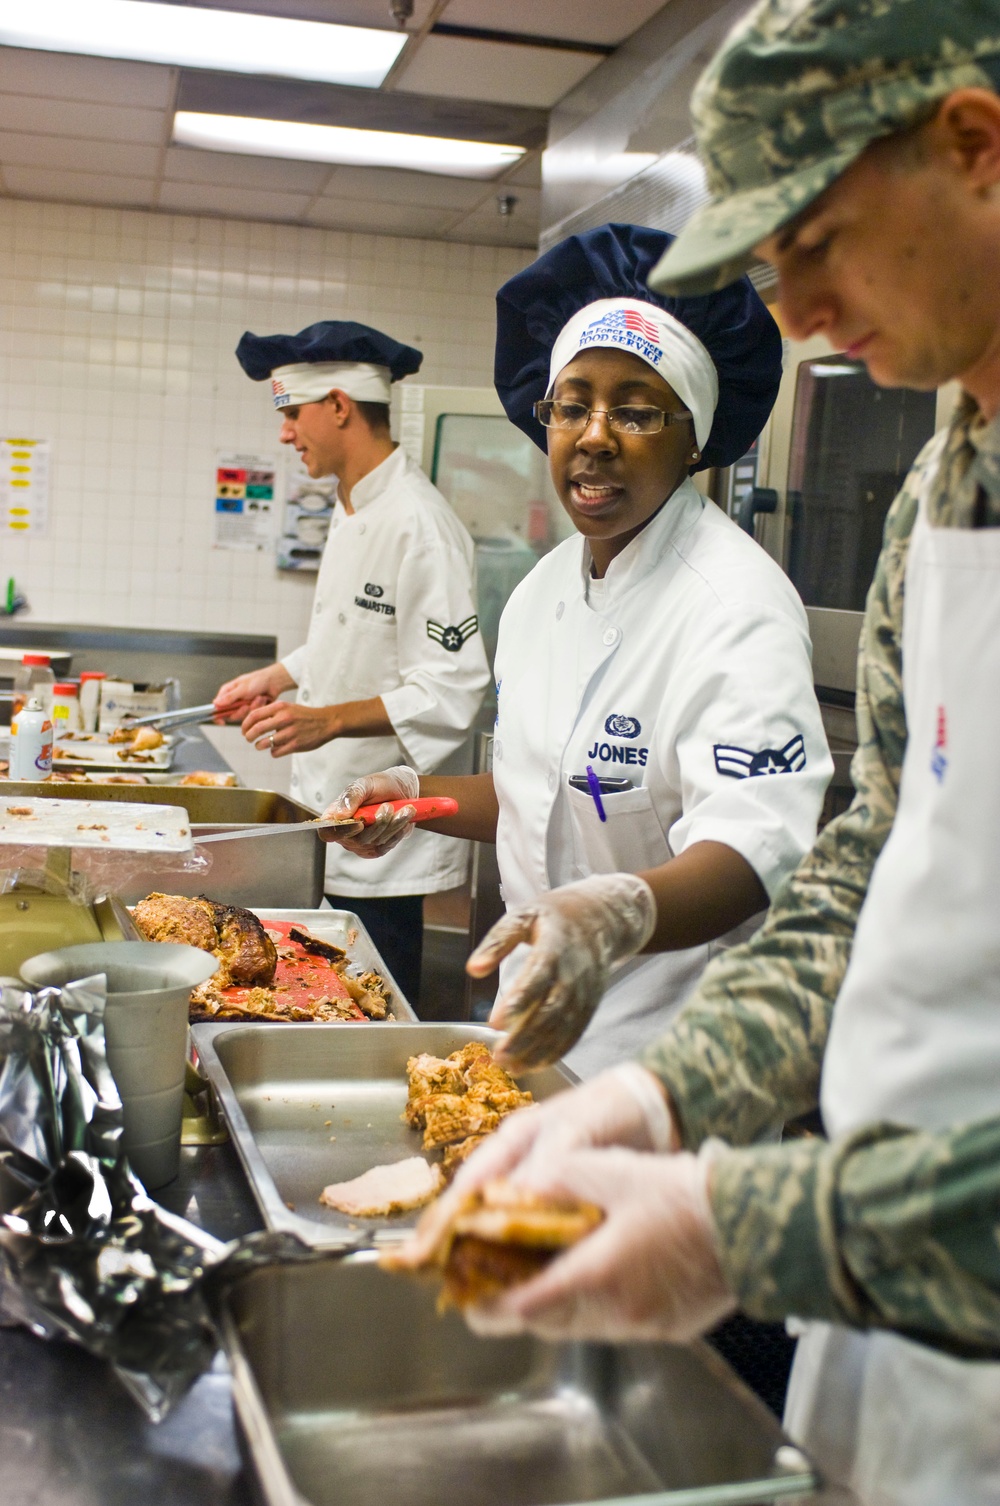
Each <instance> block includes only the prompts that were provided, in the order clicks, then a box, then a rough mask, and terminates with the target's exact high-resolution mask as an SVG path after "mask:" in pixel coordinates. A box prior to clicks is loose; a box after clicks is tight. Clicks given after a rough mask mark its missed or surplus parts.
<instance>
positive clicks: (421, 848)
mask: <svg viewBox="0 0 1000 1506" xmlns="http://www.w3.org/2000/svg"><path fill="white" fill-rule="evenodd" d="M351 506H352V507H353V509H354V511H353V513H348V512H347V511H346V509H345V508H344V506H343V504H342V503H341V502H340V501H338V502H337V505H336V508H335V510H334V515H333V518H332V520H331V524H330V533H329V537H328V539H327V542H326V546H325V548H324V550H323V558H322V561H321V563H320V567H319V576H318V579H317V581H316V595H315V598H314V600H313V610H312V618H311V620H310V623H309V636H308V638H307V640H306V642H305V643H304V644H303V646H302V647H301V648H297V649H295V650H294V652H293V653H291V654H289V655H288V656H287V657H286V658H285V659H284V661H283V662H284V665H285V668H286V669H287V670H288V672H289V674H290V675H291V676H292V679H293V680H294V681H295V683H296V684H297V686H298V696H297V699H298V701H299V702H300V703H301V704H303V705H307V706H332V705H338V704H340V703H342V702H344V701H359V700H367V699H368V698H369V697H371V696H381V697H382V701H383V703H384V705H385V709H386V712H387V714H388V717H389V720H390V721H391V723H392V725H393V728H394V730H395V734H396V735H395V736H394V737H389V736H386V737H341V738H336V739H334V741H333V742H329V743H326V744H325V745H324V746H323V747H322V748H317V749H315V750H314V751H313V752H311V753H296V754H294V755H293V757H292V794H293V796H294V797H295V799H296V800H301V801H302V802H303V803H304V804H306V805H310V806H312V807H313V808H314V809H316V810H322V809H323V808H324V807H325V806H326V805H328V804H329V802H330V801H331V800H333V799H335V798H336V796H337V795H339V794H340V792H341V791H342V790H343V789H344V788H345V786H346V785H348V784H349V783H350V781H351V780H352V779H353V778H354V777H355V776H356V775H358V774H368V773H371V771H372V770H373V769H385V768H388V767H391V766H392V765H393V764H398V763H408V764H409V765H410V766H411V767H412V768H414V769H416V770H417V771H418V773H421V774H429V773H431V772H432V771H433V770H435V769H440V768H441V766H442V764H444V763H445V762H446V760H447V759H448V758H449V757H450V756H451V755H453V754H456V753H458V752H459V750H461V749H462V746H463V744H464V743H465V742H466V739H467V737H468V735H469V729H470V728H471V726H472V723H473V720H474V718H475V716H476V712H477V711H478V710H479V705H480V702H481V701H482V697H483V691H484V690H485V688H486V686H487V685H488V683H489V669H488V667H487V663H486V654H485V651H484V649H483V640H482V636H481V634H480V632H479V624H478V619H477V616H476V606H475V600H474V597H473V580H472V576H473V568H472V567H473V548H472V540H471V538H470V537H469V535H468V533H467V532H466V530H465V528H463V526H462V524H461V523H460V522H459V520H458V518H457V517H456V516H455V514H454V513H453V512H452V510H451V508H450V507H449V506H448V504H447V502H446V501H445V499H444V497H442V495H441V493H440V492H439V491H438V489H437V487H435V486H432V485H431V483H430V481H428V479H427V477H426V476H425V475H424V473H423V471H422V470H421V469H420V467H419V466H418V465H416V464H415V463H414V462H413V461H412V460H411V459H410V457H409V456H408V455H407V454H406V452H405V451H404V450H403V449H402V448H397V449H395V450H394V451H393V452H392V454H391V455H390V456H389V457H388V458H387V459H386V460H383V461H382V463H381V464H380V465H377V466H376V467H375V469H374V470H373V471H369V473H368V475H367V476H364V477H363V478H362V479H361V480H360V481H359V482H357V483H356V484H355V486H354V487H353V488H352V490H351ZM468 857H469V846H468V843H467V842H463V841H461V840H459V839H458V838H456V837H443V836H440V835H438V834H437V833H434V832H426V831H419V830H418V831H415V832H414V833H412V835H411V836H410V837H408V838H407V840H406V841H405V842H401V843H400V844H399V846H398V847H396V848H394V849H393V850H392V851H391V852H390V853H388V854H387V855H386V856H385V857H384V858H382V859H381V860H380V861H378V862H373V861H371V860H369V859H366V858H359V857H357V856H355V855H354V854H353V853H349V852H345V851H344V850H343V848H341V847H338V846H336V845H330V846H328V847H327V858H326V887H327V889H328V891H329V892H330V893H334V894H350V895H355V896H358V897H361V898H364V897H384V896H389V895H397V894H433V893H436V892H437V891H439V890H441V889H453V888H455V887H456V885H458V884H461V883H464V881H465V877H466V873H467V869H468Z"/></svg>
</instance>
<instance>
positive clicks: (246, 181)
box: [163, 146, 330, 194]
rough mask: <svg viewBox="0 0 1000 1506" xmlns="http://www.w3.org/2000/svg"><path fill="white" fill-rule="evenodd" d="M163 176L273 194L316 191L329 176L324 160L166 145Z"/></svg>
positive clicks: (310, 192) (176, 180) (179, 180)
mask: <svg viewBox="0 0 1000 1506" xmlns="http://www.w3.org/2000/svg"><path fill="white" fill-rule="evenodd" d="M163 176H164V177H165V178H170V179H172V180H173V181H174V182H176V183H219V184H222V185H223V186H224V187H227V188H228V187H232V188H239V187H240V186H243V187H245V188H248V189H256V188H265V189H272V190H273V191H274V192H275V193H308V194H313V193H318V192H319V190H320V189H321V188H322V187H323V186H324V184H325V182H326V179H327V178H328V177H329V176H330V169H329V167H328V165H327V164H326V163H325V162H322V163H320V162H289V161H286V160H284V159H279V158H277V157H249V156H243V155H242V154H240V153H236V152H203V151H198V150H196V149H194V148H192V147H184V146H171V147H168V148H167V153H166V159H165V163H164V168H163Z"/></svg>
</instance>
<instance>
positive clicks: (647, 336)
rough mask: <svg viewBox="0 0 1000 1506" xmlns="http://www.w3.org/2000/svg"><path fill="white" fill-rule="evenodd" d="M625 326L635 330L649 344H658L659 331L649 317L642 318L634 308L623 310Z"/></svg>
mask: <svg viewBox="0 0 1000 1506" xmlns="http://www.w3.org/2000/svg"><path fill="white" fill-rule="evenodd" d="M625 328H626V329H633V330H635V332H636V334H637V335H641V336H642V338H643V339H644V340H648V341H649V342H650V344H651V345H659V343H660V332H659V330H658V329H657V327H656V325H655V324H654V323H653V321H652V320H651V319H644V318H643V316H642V314H638V313H636V311H635V309H626V310H625Z"/></svg>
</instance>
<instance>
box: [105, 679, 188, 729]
mask: <svg viewBox="0 0 1000 1506" xmlns="http://www.w3.org/2000/svg"><path fill="white" fill-rule="evenodd" d="M169 709H170V687H169V686H168V685H136V684H132V683H130V682H129V681H128V680H102V681H101V712H100V719H99V721H98V723H97V729H98V731H99V732H113V731H114V730H115V728H116V727H120V726H121V724H122V722H123V721H125V719H126V718H127V717H136V716H156V715H158V714H162V713H163V712H165V711H169Z"/></svg>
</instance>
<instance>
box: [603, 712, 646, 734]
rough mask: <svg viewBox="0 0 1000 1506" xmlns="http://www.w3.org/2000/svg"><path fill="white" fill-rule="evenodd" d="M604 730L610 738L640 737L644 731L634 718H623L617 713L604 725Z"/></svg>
mask: <svg viewBox="0 0 1000 1506" xmlns="http://www.w3.org/2000/svg"><path fill="white" fill-rule="evenodd" d="M604 730H605V732H606V733H607V734H608V736H609V737H638V736H639V733H640V732H641V731H642V724H641V722H640V721H639V720H638V718H636V717H634V716H621V715H619V714H618V713H615V714H614V715H612V716H609V717H608V719H607V721H606V722H605V723H604Z"/></svg>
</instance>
